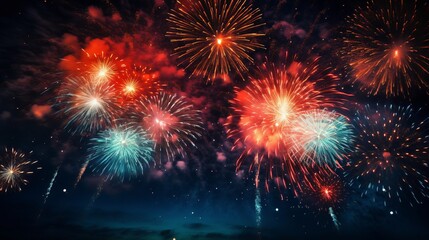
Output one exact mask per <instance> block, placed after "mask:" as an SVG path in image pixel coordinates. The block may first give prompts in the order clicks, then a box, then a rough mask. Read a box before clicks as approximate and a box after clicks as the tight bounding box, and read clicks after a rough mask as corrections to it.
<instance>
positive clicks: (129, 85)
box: [125, 84, 136, 93]
mask: <svg viewBox="0 0 429 240" xmlns="http://www.w3.org/2000/svg"><path fill="white" fill-rule="evenodd" d="M135 91H136V88H135V87H134V85H132V84H128V85H127V86H125V92H127V93H132V92H135Z"/></svg>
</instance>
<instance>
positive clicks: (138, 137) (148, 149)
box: [89, 125, 153, 181]
mask: <svg viewBox="0 0 429 240" xmlns="http://www.w3.org/2000/svg"><path fill="white" fill-rule="evenodd" d="M91 145H92V146H91V148H90V154H89V159H90V161H92V162H93V164H94V171H95V172H99V173H100V174H101V175H105V176H107V178H108V179H112V178H118V179H120V180H121V181H123V180H124V179H125V178H126V177H128V178H131V177H135V176H137V175H139V174H143V170H144V167H145V166H148V165H149V163H150V162H151V161H153V157H152V153H153V143H152V141H151V140H149V139H148V136H147V134H146V132H145V131H144V130H143V129H142V128H141V127H138V126H131V125H126V126H119V127H116V128H112V129H107V130H105V131H103V132H101V133H99V134H98V136H97V137H95V138H93V139H91Z"/></svg>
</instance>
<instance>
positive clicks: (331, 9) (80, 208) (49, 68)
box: [0, 0, 429, 240]
mask: <svg viewBox="0 0 429 240" xmlns="http://www.w3.org/2000/svg"><path fill="white" fill-rule="evenodd" d="M161 2H163V3H161ZM157 3H160V4H159V5H158V4H157ZM254 4H255V6H257V7H259V8H260V9H261V11H262V13H263V21H264V22H265V23H266V26H265V27H264V29H263V30H262V31H264V32H265V33H266V34H267V36H266V37H265V38H263V39H262V40H261V41H262V42H263V44H264V45H265V46H266V49H265V50H258V51H257V52H256V53H254V57H255V59H256V60H255V62H256V63H258V62H261V61H263V60H264V56H265V55H268V56H269V57H273V58H276V55H277V51H281V50H285V49H289V50H291V51H292V52H295V53H298V54H302V53H307V52H312V53H311V54H315V53H317V55H321V56H322V57H323V59H327V60H324V64H328V65H335V64H341V61H340V60H339V59H338V57H337V54H336V53H337V50H336V47H337V44H338V42H337V41H335V38H337V37H338V34H339V31H340V29H341V28H342V27H344V25H345V24H346V23H345V21H344V19H345V17H346V16H348V15H349V14H351V13H352V12H353V10H354V8H355V6H358V5H359V4H361V2H360V1H328V0H326V1H316V0H314V1H311V0H308V1H305V0H302V1H275V0H267V1H255V3H254ZM0 6H1V9H0V13H1V14H0V29H2V31H1V33H0V147H2V148H3V147H14V148H16V149H20V150H22V151H24V152H27V153H28V152H30V151H32V153H31V154H29V155H28V156H29V157H30V158H31V159H33V160H38V162H39V163H38V164H39V165H40V166H42V170H39V171H36V172H35V173H34V174H33V175H32V176H30V178H29V184H28V185H27V186H24V187H23V190H22V192H7V193H3V192H0V214H1V215H0V216H1V217H0V239H120V240H122V239H148V240H152V239H153V240H157V239H159V240H167V239H170V240H171V239H174V238H175V239H177V240H182V239H195V240H217V239H237V240H239V239H267V240H275V239H312V238H314V239H321V238H323V239H324V238H331V239H337V238H338V239H340V238H348V239H362V238H369V239H373V238H383V239H384V238H387V237H389V238H391V239H404V238H406V239H419V238H421V239H425V238H427V237H429V228H428V223H429V221H428V220H429V219H428V217H427V214H426V213H427V212H428V210H429V205H428V204H429V203H428V201H427V199H425V201H424V202H423V204H421V205H415V206H414V207H410V206H409V204H406V203H402V204H400V203H389V204H388V205H387V206H384V204H383V200H384V199H383V197H382V196H378V195H377V194H376V193H374V194H373V195H371V194H370V195H369V196H367V197H361V196H360V195H361V193H360V192H359V191H358V190H357V189H353V188H351V187H345V189H344V192H345V195H344V197H343V201H342V202H341V203H338V204H335V205H334V206H333V208H334V211H335V213H336V216H337V218H338V221H339V222H340V223H341V225H340V229H339V230H337V229H336V228H335V225H334V224H333V222H332V218H331V216H330V214H329V211H328V209H327V207H326V206H324V207H323V208H319V207H317V206H315V205H312V204H308V200H302V199H300V198H296V197H294V196H293V194H292V193H291V192H290V191H288V190H285V189H280V190H279V189H277V188H276V187H275V185H274V184H272V186H270V191H269V192H267V191H266V190H265V189H264V188H263V187H262V186H260V187H259V190H260V195H261V206H262V210H261V225H260V226H257V224H256V217H257V216H256V215H257V212H256V209H255V199H256V195H257V190H256V189H255V186H254V172H248V171H247V169H248V165H245V166H244V167H243V168H242V169H241V170H239V171H238V172H236V169H235V161H236V159H237V158H238V156H239V153H237V152H231V151H230V145H231V143H230V142H229V140H227V138H226V132H225V129H224V127H223V124H222V119H225V118H226V117H227V116H228V115H229V110H228V107H229V102H228V100H230V98H232V97H233V86H232V85H224V84H222V83H220V82H214V83H212V84H205V83H204V82H203V81H197V80H195V79H189V80H188V79H187V77H188V75H186V76H185V77H183V78H181V79H173V80H174V81H176V82H173V83H171V85H172V86H171V89H170V90H172V91H180V92H185V93H187V94H188V95H190V96H192V97H194V98H195V99H200V98H202V97H204V100H202V103H200V105H201V106H199V107H200V108H201V109H202V110H204V111H203V114H204V117H203V118H204V126H205V128H206V129H207V130H206V132H205V136H204V137H203V138H201V139H199V140H198V141H197V147H196V148H194V149H191V150H189V152H188V154H187V156H186V157H185V158H183V159H180V158H178V159H176V161H173V163H172V164H171V166H169V167H168V168H166V167H165V166H157V167H155V170H150V171H149V170H148V171H146V172H145V175H144V176H142V177H139V178H137V179H133V180H131V181H125V182H118V181H115V180H113V181H108V182H105V183H104V184H103V187H102V191H101V192H100V194H99V196H97V197H95V194H96V192H97V188H98V187H99V186H100V184H102V182H103V180H102V178H101V177H98V176H97V175H96V174H94V173H92V172H91V168H90V167H89V168H88V170H87V171H86V172H85V174H84V175H83V177H82V180H81V182H80V183H79V184H78V185H77V186H76V187H75V188H74V186H73V185H74V183H75V180H76V176H77V174H78V172H79V169H80V167H81V165H82V164H83V162H85V156H86V155H87V143H88V139H87V138H85V137H79V136H71V135H70V134H69V133H68V132H67V131H65V130H64V128H63V124H62V120H63V119H62V118H61V116H59V115H58V114H55V113H48V114H47V115H46V116H44V117H42V118H36V117H34V114H33V113H32V111H31V108H32V106H33V105H35V104H37V105H51V104H52V103H53V102H54V101H55V100H54V97H53V96H54V89H55V87H56V84H55V82H56V81H58V79H59V78H61V77H64V76H63V72H61V71H60V70H59V69H58V68H57V67H58V64H59V62H60V61H61V58H63V57H64V56H66V55H67V54H69V52H67V51H68V50H65V49H62V48H61V45H60V44H59V40H60V39H61V37H62V36H63V35H64V34H65V33H70V34H74V35H77V36H78V37H79V39H80V40H82V41H84V40H83V39H85V37H90V38H97V37H100V38H102V37H106V36H114V35H115V34H117V35H118V36H119V35H121V34H122V33H123V32H127V31H132V30H133V27H134V25H138V24H143V25H144V24H148V22H151V21H153V22H152V27H151V29H155V30H154V31H153V32H152V33H151V34H152V35H153V36H154V39H157V40H159V42H157V43H156V44H157V47H158V48H159V49H163V50H165V51H167V52H171V51H172V48H173V47H172V45H171V43H170V42H169V41H168V39H167V38H165V37H163V36H164V33H165V31H166V30H167V25H166V21H165V18H166V16H167V12H168V9H169V8H171V7H172V6H173V3H172V1H165V3H164V1H153V0H140V1H125V0H124V1H60V0H59V1H55V0H54V1H51V0H47V1H46V2H45V1H22V0H18V1H7V2H2V3H1V4H0ZM89 6H95V7H97V8H99V9H101V10H102V11H103V12H104V14H105V16H109V14H111V13H112V12H119V13H120V14H121V16H122V20H123V22H125V23H128V22H133V21H134V15H135V13H136V12H137V11H142V12H143V13H144V15H145V18H144V20H142V22H139V23H138V24H136V23H134V22H133V23H132V24H125V25H126V26H127V28H125V29H115V26H109V25H108V24H105V23H94V22H92V21H91V20H90V19H88V17H87V10H88V7H89ZM282 21H283V22H286V23H288V24H290V25H291V26H294V27H295V28H296V29H302V30H304V31H305V32H307V33H308V36H306V37H304V38H301V37H300V36H298V35H293V36H292V37H290V38H287V37H285V36H286V35H287V34H286V33H285V32H283V31H284V29H277V28H275V27H274V25H275V24H276V23H278V22H282ZM311 29H313V31H311ZM285 34H286V35H285ZM309 49H311V51H310V50H309ZM336 71H338V73H339V74H340V75H341V76H345V75H346V74H345V73H344V71H345V70H344V69H343V68H342V67H337V70H336ZM344 78H346V77H344ZM234 83H236V85H237V86H243V85H244V84H245V82H244V81H241V80H237V81H235V80H234ZM345 86H346V90H347V91H351V92H353V93H354V94H355V97H353V99H352V100H351V102H359V103H361V104H366V103H375V102H380V103H395V104H409V103H410V102H411V103H412V104H413V105H414V106H417V107H423V108H424V109H428V106H427V101H424V100H423V99H427V95H426V94H425V93H420V92H418V91H416V94H415V95H414V97H413V98H412V99H411V100H410V99H406V100H404V99H402V98H401V97H397V98H390V99H386V98H385V97H374V96H369V97H368V96H366V94H363V93H360V92H359V91H358V90H357V89H355V88H353V87H352V86H350V85H347V84H346V85H345ZM203 105H204V106H205V107H204V106H203ZM350 106H354V105H353V104H350ZM351 112H352V113H353V111H351ZM352 113H351V114H352ZM350 116H353V115H350ZM220 153H221V154H222V155H224V156H225V157H226V159H224V160H220V159H219V155H218V154H220ZM426 157H428V156H426ZM178 161H184V162H185V163H186V167H185V168H182V167H181V165H180V164H177V162H178ZM58 167H59V171H58V176H57V178H56V180H55V183H54V185H53V187H52V189H51V193H50V196H49V197H48V198H47V202H46V204H44V205H43V204H42V202H43V199H44V195H45V193H46V189H47V188H48V186H49V183H50V181H51V178H52V176H53V175H54V172H55V171H56V169H57V168H58ZM425 171H426V172H425V173H426V174H428V172H427V169H426V170H425ZM159 173H162V176H159V175H158V174H159ZM339 174H340V175H341V171H340V172H339ZM281 196H283V199H282V197H281ZM373 198H374V199H376V200H375V201H373ZM93 199H95V201H93ZM406 201H407V200H406Z"/></svg>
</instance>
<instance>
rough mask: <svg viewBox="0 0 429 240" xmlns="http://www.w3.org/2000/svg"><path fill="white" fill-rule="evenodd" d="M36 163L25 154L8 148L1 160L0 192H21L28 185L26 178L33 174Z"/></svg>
mask: <svg viewBox="0 0 429 240" xmlns="http://www.w3.org/2000/svg"><path fill="white" fill-rule="evenodd" d="M36 163H37V161H30V160H28V159H27V157H26V156H25V154H24V153H22V152H19V151H17V150H15V149H13V148H12V149H7V148H6V149H5V152H4V153H3V155H2V156H1V159H0V192H2V191H3V192H7V191H8V190H17V191H21V187H22V186H23V185H27V183H28V180H27V179H26V177H28V175H30V174H33V171H32V170H31V169H32V166H33V165H34V164H36ZM37 169H41V168H40V167H37Z"/></svg>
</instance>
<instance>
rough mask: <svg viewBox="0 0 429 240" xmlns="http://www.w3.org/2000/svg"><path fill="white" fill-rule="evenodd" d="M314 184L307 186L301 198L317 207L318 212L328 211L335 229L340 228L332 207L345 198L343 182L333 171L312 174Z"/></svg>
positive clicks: (337, 205)
mask: <svg viewBox="0 0 429 240" xmlns="http://www.w3.org/2000/svg"><path fill="white" fill-rule="evenodd" d="M312 179H313V181H314V182H315V184H313V185H311V186H307V188H306V190H305V191H304V194H303V196H304V197H303V199H304V200H305V201H306V202H308V203H309V205H312V206H314V207H316V208H317V209H318V211H320V212H328V214H329V216H330V217H331V219H332V223H333V224H334V226H335V228H336V229H337V230H340V225H341V224H340V222H339V221H338V218H337V216H336V215H335V212H334V208H339V207H340V204H341V203H342V202H343V201H344V200H345V198H344V195H345V192H344V184H343V182H342V181H341V179H340V178H339V176H338V175H336V174H335V173H329V174H326V173H320V172H317V171H316V172H315V173H314V174H313V178H312Z"/></svg>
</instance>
